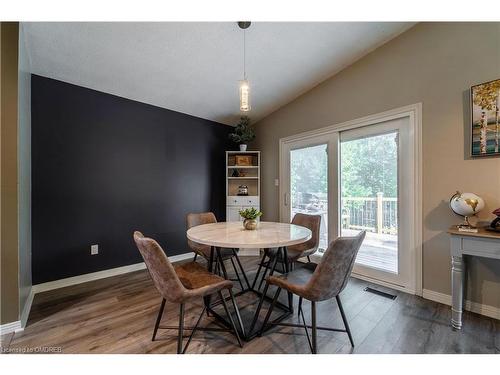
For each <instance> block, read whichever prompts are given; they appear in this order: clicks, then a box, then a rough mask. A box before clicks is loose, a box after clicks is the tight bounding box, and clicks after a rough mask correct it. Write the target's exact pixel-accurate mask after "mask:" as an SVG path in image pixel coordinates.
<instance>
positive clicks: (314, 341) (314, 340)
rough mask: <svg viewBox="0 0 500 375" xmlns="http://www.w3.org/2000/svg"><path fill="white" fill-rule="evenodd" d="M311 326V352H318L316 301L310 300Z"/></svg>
mask: <svg viewBox="0 0 500 375" xmlns="http://www.w3.org/2000/svg"><path fill="white" fill-rule="evenodd" d="M311 326H312V354H316V353H317V352H318V346H317V335H316V333H317V332H316V302H314V301H311Z"/></svg>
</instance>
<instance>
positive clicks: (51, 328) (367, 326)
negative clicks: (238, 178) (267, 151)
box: [2, 257, 500, 354]
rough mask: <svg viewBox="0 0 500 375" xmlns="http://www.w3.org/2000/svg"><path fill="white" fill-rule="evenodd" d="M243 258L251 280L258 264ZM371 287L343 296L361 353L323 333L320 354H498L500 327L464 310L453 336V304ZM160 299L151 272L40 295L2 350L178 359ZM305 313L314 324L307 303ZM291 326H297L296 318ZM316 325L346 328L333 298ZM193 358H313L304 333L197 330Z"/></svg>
mask: <svg viewBox="0 0 500 375" xmlns="http://www.w3.org/2000/svg"><path fill="white" fill-rule="evenodd" d="M241 259H242V262H243V264H244V267H245V268H246V269H247V270H248V271H247V272H248V275H249V276H250V279H251V280H252V279H253V275H254V273H255V270H256V264H257V258H256V257H242V258H241ZM228 263H229V262H228ZM227 268H228V271H229V270H231V267H230V265H228V267H227ZM235 285H236V284H235ZM368 285H370V284H369V283H367V282H364V281H360V280H357V279H351V280H350V282H349V284H348V286H347V287H346V289H345V290H344V291H343V292H342V294H341V298H342V301H343V304H344V309H345V311H346V315H347V318H348V321H349V324H350V326H351V330H352V333H353V336H354V341H355V343H356V347H355V348H354V349H353V348H351V346H350V344H349V341H348V338H347V335H346V334H345V333H340V332H327V331H318V348H319V351H320V353H497V354H498V353H500V321H498V320H495V319H490V318H486V317H482V316H480V315H477V314H473V313H469V312H466V313H465V316H464V327H463V329H462V331H453V330H452V329H451V327H450V324H449V321H450V308H449V306H445V305H441V304H439V303H435V302H432V301H428V300H424V299H422V298H420V297H416V296H412V295H408V294H405V293H401V292H397V291H392V290H388V289H386V288H382V287H379V286H374V285H370V286H372V287H374V288H376V289H379V290H384V291H389V292H390V293H392V294H396V295H397V298H396V299H395V300H391V299H388V298H385V297H382V296H379V295H376V294H372V293H368V292H365V291H364V290H363V289H364V288H365V287H366V286H368ZM282 294H283V293H282ZM285 297H286V294H285ZM160 301H161V299H160V297H159V295H158V293H157V292H156V290H155V288H154V286H153V284H152V282H151V279H150V277H149V275H148V273H147V271H146V270H144V271H137V272H133V273H129V274H125V275H120V276H115V277H110V278H107V279H102V280H97V281H92V282H88V283H85V284H80V285H75V286H70V287H66V288H62V289H58V290H53V291H49V292H45V293H40V294H37V295H36V296H35V300H34V302H33V307H32V310H31V314H30V317H29V321H28V324H27V327H26V329H25V330H24V331H22V332H19V333H15V334H10V335H5V336H3V337H2V346H3V347H4V348H9V349H10V350H15V349H16V348H18V349H22V348H26V347H30V348H34V347H60V348H61V351H62V353H175V352H176V331H166V330H160V331H159V334H158V336H157V340H156V341H154V342H152V341H151V335H152V330H153V326H154V322H155V319H156V314H157V311H158V308H159V305H160ZM237 301H238V305H239V307H240V310H241V313H242V316H243V320H244V321H245V322H246V325H247V327H248V325H249V324H250V321H251V318H252V316H253V313H254V311H255V308H256V303H257V298H256V296H255V295H254V294H253V293H247V294H244V295H242V296H240V297H238V298H237ZM283 302H285V300H284V299H283ZM294 302H295V304H297V298H295V300H294ZM267 305H268V304H267V303H266V304H265V306H266V307H267ZM201 306H202V302H201V301H199V302H196V303H193V304H192V305H190V306H187V309H186V325H194V323H195V320H196V318H197V317H198V315H199V312H200V309H201ZM304 311H305V313H306V319H309V312H310V307H309V303H305V305H304ZM264 314H265V310H263V312H262V314H261V319H263V316H264ZM211 319H212V318H204V319H203V321H202V325H205V326H206V325H209V324H212V325H213V323H211ZM288 321H290V322H291V321H298V318H297V315H296V314H295V315H294V316H291V317H290V318H288ZM162 324H163V325H177V324H178V307H177V306H174V305H169V304H168V303H167V306H166V308H165V313H164V316H163V320H162ZM318 325H320V326H329V327H342V320H341V318H340V314H339V311H338V308H337V305H336V303H335V301H334V300H332V301H325V302H321V303H319V304H318ZM187 334H189V332H188V333H187ZM188 353H280V354H282V353H309V346H308V344H307V338H306V336H305V332H304V330H303V329H300V328H290V327H275V328H273V329H272V330H271V331H269V332H267V333H265V334H264V335H263V337H257V338H255V339H254V340H252V341H250V342H246V343H245V344H244V347H243V348H240V347H239V346H237V343H236V339H235V338H234V337H233V336H232V335H231V334H229V333H225V332H201V331H200V332H197V333H196V335H195V336H194V338H193V341H192V342H191V344H190V346H189V349H188Z"/></svg>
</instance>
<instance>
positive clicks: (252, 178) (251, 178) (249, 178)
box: [227, 177, 259, 180]
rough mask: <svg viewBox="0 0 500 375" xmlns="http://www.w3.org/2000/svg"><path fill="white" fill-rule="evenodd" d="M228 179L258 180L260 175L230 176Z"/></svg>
mask: <svg viewBox="0 0 500 375" xmlns="http://www.w3.org/2000/svg"><path fill="white" fill-rule="evenodd" d="M227 179H228V180H258V179H259V178H258V177H228V178H227Z"/></svg>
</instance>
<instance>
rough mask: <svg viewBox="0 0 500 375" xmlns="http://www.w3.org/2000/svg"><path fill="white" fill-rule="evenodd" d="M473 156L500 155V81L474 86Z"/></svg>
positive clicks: (472, 88) (472, 115)
mask: <svg viewBox="0 0 500 375" xmlns="http://www.w3.org/2000/svg"><path fill="white" fill-rule="evenodd" d="M470 105H471V125H470V126H471V156H472V157H480V156H498V155H500V108H499V107H500V79H496V80H493V81H489V82H485V83H481V84H478V85H475V86H472V87H471V89H470Z"/></svg>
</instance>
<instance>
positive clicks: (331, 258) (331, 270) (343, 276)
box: [259, 231, 366, 354]
mask: <svg viewBox="0 0 500 375" xmlns="http://www.w3.org/2000/svg"><path fill="white" fill-rule="evenodd" d="M365 234H366V233H365V232H364V231H362V232H361V233H359V234H358V235H357V236H355V237H339V238H337V239H336V240H334V241H332V242H331V243H330V246H328V249H327V250H326V252H325V253H324V254H323V257H322V258H321V261H320V263H319V264H318V265H317V266H316V267H304V268H299V269H296V270H294V271H292V272H289V273H288V274H284V275H280V276H268V277H267V283H268V285H275V286H276V287H277V290H276V293H275V294H274V298H273V302H272V304H271V307H270V309H269V310H268V312H267V315H266V318H265V319H264V323H263V324H262V327H261V329H260V333H259V334H260V335H262V332H263V331H264V329H265V328H267V324H268V321H269V318H270V316H271V313H272V311H273V308H274V305H275V304H276V301H277V300H278V297H279V295H280V292H281V290H282V289H285V290H286V291H288V292H292V293H293V294H296V295H298V296H299V316H301V318H302V322H303V323H304V324H302V325H298V324H288V323H279V322H271V323H270V324H272V325H286V326H292V327H303V328H304V329H305V330H306V334H307V339H308V341H309V346H310V347H311V352H312V353H313V354H315V353H317V345H316V330H317V329H320V330H327V331H340V332H347V335H348V336H349V341H350V342H351V345H352V346H354V341H353V339H352V335H351V331H350V329H349V324H348V323H347V319H346V316H345V313H344V309H343V308H342V303H341V301H340V296H339V294H340V292H342V290H343V289H344V288H345V286H346V285H347V282H348V281H349V276H350V274H351V271H352V268H353V266H354V262H355V260H356V255H357V254H358V250H359V248H360V246H361V244H362V242H363V240H364V238H365ZM308 269H310V270H309V271H308ZM266 289H267V288H266ZM333 297H335V299H336V300H337V304H338V306H339V310H340V315H341V316H342V320H343V322H344V326H345V329H337V328H327V327H317V325H316V302H319V301H325V300H328V299H331V298H333ZM303 299H306V300H309V301H311V320H312V321H311V325H307V324H306V322H305V318H304V312H303V311H302V300H303ZM308 328H311V330H312V340H310V339H309V331H308Z"/></svg>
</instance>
